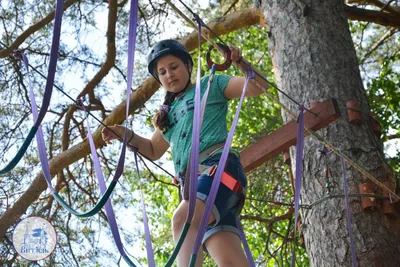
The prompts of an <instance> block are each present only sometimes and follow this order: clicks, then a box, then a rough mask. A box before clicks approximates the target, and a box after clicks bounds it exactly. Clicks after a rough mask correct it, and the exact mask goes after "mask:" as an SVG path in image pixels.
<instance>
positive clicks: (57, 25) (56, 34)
mask: <svg viewBox="0 0 400 267" xmlns="http://www.w3.org/2000/svg"><path fill="white" fill-rule="evenodd" d="M63 11H64V1H63V0H57V4H56V10H55V19H54V30H53V40H52V44H51V51H50V61H49V69H48V73H47V80H46V87H45V91H44V96H43V102H42V108H41V109H40V112H39V115H38V116H37V118H36V119H35V123H34V127H38V126H39V125H40V124H41V123H42V120H43V118H44V116H45V115H46V112H47V108H48V107H49V104H50V99H51V94H52V92H53V84H54V76H55V73H56V66H57V58H58V48H59V47H60V32H61V22H62V15H63Z"/></svg>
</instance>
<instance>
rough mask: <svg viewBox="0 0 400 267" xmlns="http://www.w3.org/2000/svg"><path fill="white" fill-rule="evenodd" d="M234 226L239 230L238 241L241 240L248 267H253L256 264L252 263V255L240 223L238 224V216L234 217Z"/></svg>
mask: <svg viewBox="0 0 400 267" xmlns="http://www.w3.org/2000/svg"><path fill="white" fill-rule="evenodd" d="M236 225H237V228H238V230H239V235H240V239H241V240H242V244H243V247H244V251H245V252H246V257H247V260H248V261H249V264H250V267H255V266H256V263H255V262H254V258H253V255H252V254H251V251H250V248H249V244H248V243H247V240H246V234H245V233H244V231H243V227H242V223H241V222H240V218H239V216H238V217H236Z"/></svg>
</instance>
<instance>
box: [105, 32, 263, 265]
mask: <svg viewBox="0 0 400 267" xmlns="http://www.w3.org/2000/svg"><path fill="white" fill-rule="evenodd" d="M230 49H231V59H232V60H233V61H237V60H239V59H240V58H241V51H240V50H239V49H238V48H236V47H230ZM192 69H193V61H192V58H191V56H190V55H189V53H188V52H187V50H186V49H185V47H184V46H183V45H182V44H181V43H179V42H177V41H175V40H163V41H160V42H158V43H157V44H156V45H155V46H154V47H153V48H152V49H151V50H150V53H149V55H148V70H149V72H150V74H151V75H152V76H153V77H154V78H155V79H156V80H157V81H159V82H160V83H161V85H162V86H163V87H164V88H165V89H166V94H165V99H164V103H163V105H161V107H160V109H159V112H158V113H157V114H156V115H155V117H154V119H153V124H154V126H155V131H154V133H153V135H152V137H151V138H150V139H146V138H143V137H141V136H139V135H136V134H135V133H134V132H133V131H131V132H130V139H129V141H128V143H129V145H130V146H134V147H136V148H138V150H139V151H140V153H141V154H143V155H145V156H146V157H148V158H149V159H151V160H157V159H159V158H160V157H161V156H162V155H163V154H164V153H165V152H166V151H167V149H168V148H170V147H171V151H172V157H173V162H174V167H175V172H176V174H177V179H178V180H179V181H180V183H181V185H182V188H184V187H185V186H184V185H186V188H187V185H188V183H186V184H185V170H186V166H187V164H188V155H189V151H190V147H191V142H192V140H191V139H192V126H193V110H194V95H195V85H194V84H192V82H191V74H192ZM208 80H209V76H205V77H203V78H201V80H200V81H198V82H200V85H201V94H204V92H205V90H206V88H207V84H208ZM244 83H245V78H244V77H231V76H228V75H215V76H214V80H213V83H212V86H211V88H210V92H209V96H208V99H207V104H206V111H205V114H204V119H203V124H202V129H201V134H200V160H199V163H201V166H202V167H203V168H199V170H200V169H205V171H204V172H202V174H201V175H200V176H199V177H198V189H197V199H196V209H195V214H194V217H193V220H192V222H191V226H190V229H189V231H188V234H187V236H186V238H185V241H184V243H183V245H182V248H181V250H180V251H179V254H178V258H177V263H178V266H184V267H186V266H188V265H189V262H190V257H191V254H192V249H193V244H194V241H195V238H196V235H197V231H198V228H199V225H200V221H201V218H202V215H203V211H204V208H205V203H206V201H207V197H208V194H209V191H210V188H211V184H212V181H213V174H214V173H213V170H215V169H216V168H210V167H207V166H216V165H217V164H218V161H219V159H220V156H221V153H222V148H223V145H224V143H225V140H226V138H227V133H228V131H227V122H226V115H227V110H228V100H230V99H233V98H239V97H240V96H241V93H242V90H243V86H244ZM261 93H262V91H261V90H260V89H259V88H258V87H256V86H255V85H254V84H253V83H252V82H250V83H249V87H248V89H247V91H246V96H258V95H260V94H261ZM109 128H110V129H112V130H113V131H114V132H116V133H117V134H118V135H119V136H123V134H124V132H125V127H123V126H121V125H114V126H111V127H109ZM102 137H103V140H104V141H105V142H106V143H111V140H113V139H117V138H118V137H117V136H116V135H114V133H113V132H112V131H110V130H109V129H108V128H104V129H103V131H102ZM239 157H240V156H239V153H238V152H237V151H236V150H234V149H231V151H230V153H229V156H228V160H227V163H226V166H225V172H224V175H223V178H222V180H221V185H220V187H219V189H218V193H217V196H216V199H215V203H214V208H213V212H212V214H211V216H210V219H209V226H208V228H207V231H206V233H205V235H204V238H203V246H204V248H205V249H206V250H207V251H208V253H209V254H210V255H211V257H212V258H213V259H214V260H215V262H216V263H217V264H218V266H227V267H228V266H229V267H232V266H240V267H243V266H248V261H247V259H246V256H245V254H244V251H243V250H242V247H241V241H240V238H239V232H238V229H237V225H236V216H238V214H239V213H240V209H241V207H242V206H243V201H244V191H245V188H246V186H247V180H246V176H245V174H244V171H243V168H242V165H241V163H240V158H239ZM186 180H188V179H186ZM187 192H188V190H185V192H184V198H183V200H182V201H181V203H180V205H179V206H178V208H177V209H176V211H175V213H174V215H173V218H172V233H173V238H174V241H175V243H176V242H177V241H178V239H179V236H180V234H181V231H182V228H183V226H184V224H185V222H186V217H187V212H188V208H189V201H188V196H187ZM197 255H198V256H197V261H196V266H201V264H202V261H203V251H202V249H200V251H199V252H198V254H197Z"/></svg>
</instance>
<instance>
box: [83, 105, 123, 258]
mask: <svg viewBox="0 0 400 267" xmlns="http://www.w3.org/2000/svg"><path fill="white" fill-rule="evenodd" d="M82 109H83V111H84V112H85V117H86V118H85V119H86V127H87V128H88V139H89V145H90V151H91V153H92V158H93V165H94V168H95V172H96V177H97V181H98V182H99V187H100V191H101V193H102V194H104V193H105V192H106V190H107V188H106V183H105V181H104V176H103V172H102V170H101V167H100V163H99V157H98V156H97V152H96V145H95V144H94V140H93V136H92V131H91V130H90V122H89V119H88V115H87V112H86V109H85V105H83V104H82ZM121 154H125V146H123V148H122V152H121ZM119 165H120V162H118V167H117V169H119V167H120V166H119ZM116 175H117V172H116V173H115V176H116ZM115 176H114V179H115ZM118 178H119V177H118ZM117 180H118V179H117ZM105 209H106V214H107V218H108V223H109V225H110V228H111V232H112V235H113V236H114V240H115V243H116V245H117V248H118V251H119V252H120V253H121V255H123V256H126V253H125V251H124V248H123V245H122V241H121V237H120V235H119V231H118V226H117V221H116V219H115V214H114V210H113V208H112V206H111V201H110V199H108V200H107V202H106V204H105Z"/></svg>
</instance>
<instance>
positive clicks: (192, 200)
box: [186, 25, 201, 223]
mask: <svg viewBox="0 0 400 267" xmlns="http://www.w3.org/2000/svg"><path fill="white" fill-rule="evenodd" d="M198 32H199V36H201V26H200V25H198ZM200 46H201V38H198V47H200ZM200 66H201V54H200V49H199V57H198V61H197V82H196V92H195V95H194V115H193V116H194V118H193V132H192V147H191V151H190V152H191V154H190V159H189V160H190V190H189V211H188V215H187V219H186V221H187V222H189V223H190V222H191V221H192V218H193V215H194V210H195V206H196V195H197V178H198V172H199V153H200V129H201V128H200V121H201V118H200V116H201V107H200V105H201V103H200V94H201V87H200V73H201V71H200Z"/></svg>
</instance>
